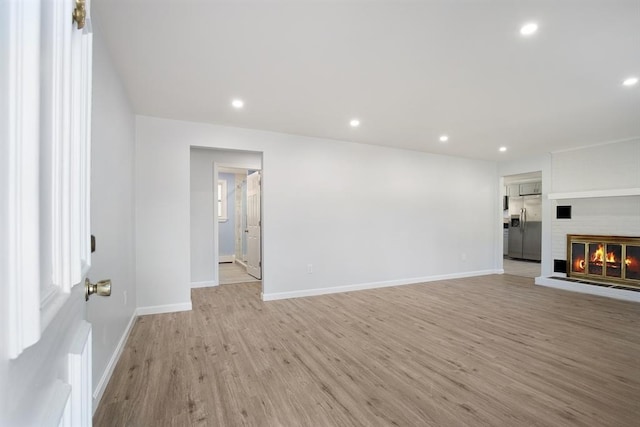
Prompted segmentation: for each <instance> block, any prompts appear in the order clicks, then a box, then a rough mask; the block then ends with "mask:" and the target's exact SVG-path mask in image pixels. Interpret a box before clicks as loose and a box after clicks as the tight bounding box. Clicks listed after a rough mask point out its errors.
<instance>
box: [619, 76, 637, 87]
mask: <svg viewBox="0 0 640 427" xmlns="http://www.w3.org/2000/svg"><path fill="white" fill-rule="evenodd" d="M622 84H623V85H625V86H635V85H637V84H638V78H637V77H629V78H627V79H624V81H623V82H622Z"/></svg>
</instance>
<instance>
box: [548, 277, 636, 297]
mask: <svg viewBox="0 0 640 427" xmlns="http://www.w3.org/2000/svg"><path fill="white" fill-rule="evenodd" d="M536 285H540V286H547V287H549V288H556V289H563V290H565V291H571V292H579V293H581V294H589V295H598V296H601V297H609V298H615V299H620V300H624V301H634V302H640V292H635V291H625V290H624V289H614V288H605V287H604V286H594V285H587V284H583V283H576V282H569V281H567V280H558V279H554V278H552V277H536Z"/></svg>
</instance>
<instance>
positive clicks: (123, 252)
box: [87, 25, 136, 407]
mask: <svg viewBox="0 0 640 427" xmlns="http://www.w3.org/2000/svg"><path fill="white" fill-rule="evenodd" d="M96 27H97V28H96V30H95V32H94V50H93V59H94V64H93V71H94V74H93V116H92V120H93V137H92V139H93V141H92V142H93V146H92V153H91V163H92V165H91V166H92V170H91V233H92V234H93V235H95V236H96V251H95V253H93V255H92V268H91V271H90V272H89V276H90V277H91V279H92V281H97V280H101V279H107V278H109V279H111V280H112V289H111V296H110V297H108V298H104V297H99V296H93V297H92V298H91V299H90V300H89V302H88V304H87V317H88V320H89V321H90V322H91V323H92V325H93V383H94V388H95V389H96V390H97V391H98V392H101V391H103V388H102V389H100V387H104V386H106V384H102V383H101V380H102V381H104V380H105V379H106V377H105V373H107V374H108V373H109V371H110V369H113V366H110V363H111V364H113V363H114V362H115V358H114V353H115V352H116V351H117V349H118V348H117V347H118V345H119V343H120V340H121V339H122V337H123V334H124V333H125V332H126V330H127V326H128V325H129V322H130V320H131V319H132V316H133V313H134V311H135V307H136V287H135V249H134V248H135V245H134V183H133V181H134V155H135V116H134V114H133V110H132V108H131V105H130V104H129V100H128V98H127V96H126V94H125V91H124V88H123V86H122V83H121V81H120V80H119V77H118V75H117V74H116V71H115V70H114V68H113V65H112V62H111V59H110V57H109V53H108V52H107V49H106V47H105V45H104V43H103V41H102V38H101V36H100V31H99V25H96ZM125 293H126V294H127V302H126V304H125V302H124V294H125ZM96 397H100V396H96ZM96 403H97V401H94V405H95V404H96ZM94 407H95V406H94Z"/></svg>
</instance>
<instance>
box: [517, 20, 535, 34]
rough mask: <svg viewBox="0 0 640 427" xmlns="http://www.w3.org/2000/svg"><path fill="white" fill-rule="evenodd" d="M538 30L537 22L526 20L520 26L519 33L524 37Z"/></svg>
mask: <svg viewBox="0 0 640 427" xmlns="http://www.w3.org/2000/svg"><path fill="white" fill-rule="evenodd" d="M536 31H538V24H536V23H535V22H527V23H526V24H524V25H523V26H522V27H520V34H522V35H523V36H525V37H528V36H532V35H534V34H535V33H536Z"/></svg>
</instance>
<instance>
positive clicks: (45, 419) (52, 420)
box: [36, 379, 71, 427]
mask: <svg viewBox="0 0 640 427" xmlns="http://www.w3.org/2000/svg"><path fill="white" fill-rule="evenodd" d="M48 400H49V401H48V402H47V404H46V408H45V410H44V413H43V414H42V418H41V419H40V420H39V421H38V423H37V424H36V425H38V426H41V427H48V426H51V427H59V426H61V425H67V424H64V421H67V420H69V418H70V417H71V411H70V409H71V405H70V403H71V402H70V401H71V386H70V385H69V384H67V383H65V382H63V381H62V380H60V379H57V380H55V382H54V383H53V389H52V390H51V392H50V393H49V399H48Z"/></svg>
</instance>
